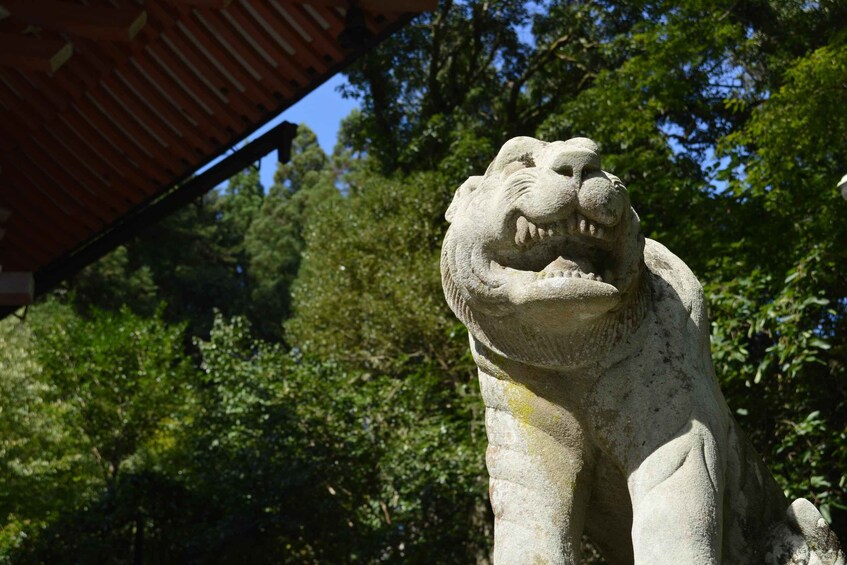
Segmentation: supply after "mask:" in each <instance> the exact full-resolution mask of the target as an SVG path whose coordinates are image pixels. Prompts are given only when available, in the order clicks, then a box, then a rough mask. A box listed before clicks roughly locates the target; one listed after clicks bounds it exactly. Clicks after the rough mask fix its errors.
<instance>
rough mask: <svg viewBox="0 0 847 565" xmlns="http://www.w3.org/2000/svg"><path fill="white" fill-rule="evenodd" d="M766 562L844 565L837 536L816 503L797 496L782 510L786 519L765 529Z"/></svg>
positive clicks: (770, 563) (846, 563) (781, 564)
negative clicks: (766, 536)
mask: <svg viewBox="0 0 847 565" xmlns="http://www.w3.org/2000/svg"><path fill="white" fill-rule="evenodd" d="M765 563H767V564H768V565H847V562H845V557H844V552H843V551H842V550H841V545H840V544H839V543H838V538H837V537H836V536H835V533H834V532H833V531H832V530H831V529H830V527H829V524H827V523H826V520H824V518H823V516H821V513H820V512H818V509H817V508H815V505H814V504H812V503H811V502H809V501H808V500H806V499H805V498H798V499H797V500H795V501H794V502H792V503H791V506H789V507H788V510H786V511H785V521H784V522H779V523H778V524H776V525H774V526H773V527H772V528H771V529H770V532H769V533H768V540H767V551H766V556H765Z"/></svg>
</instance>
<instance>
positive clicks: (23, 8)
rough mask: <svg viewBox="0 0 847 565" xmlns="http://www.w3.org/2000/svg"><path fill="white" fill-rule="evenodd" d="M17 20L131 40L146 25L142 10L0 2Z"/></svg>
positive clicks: (51, 1) (43, 0) (52, 0)
mask: <svg viewBox="0 0 847 565" xmlns="http://www.w3.org/2000/svg"><path fill="white" fill-rule="evenodd" d="M0 6H2V7H3V8H5V9H6V10H7V11H8V12H9V14H10V15H11V17H12V18H13V19H16V20H20V21H23V22H26V23H28V24H33V25H37V26H41V27H43V28H47V29H52V30H55V31H59V32H63V33H68V34H71V35H81V36H82V37H88V38H91V39H106V40H111V41H131V40H132V39H133V38H134V37H135V36H136V35H137V34H138V32H139V31H141V28H143V27H144V25H145V24H146V23H147V12H146V11H145V10H143V9H141V8H111V7H100V6H83V5H81V4H71V3H69V2H58V1H56V0H0Z"/></svg>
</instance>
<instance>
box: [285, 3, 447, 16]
mask: <svg viewBox="0 0 847 565" xmlns="http://www.w3.org/2000/svg"><path fill="white" fill-rule="evenodd" d="M283 3H287V4H311V5H312V6H329V7H333V8H348V7H349V6H350V0H283ZM356 4H357V5H358V6H359V8H361V9H362V10H365V11H366V12H415V13H417V12H427V11H431V10H435V8H437V7H438V0H357V1H356Z"/></svg>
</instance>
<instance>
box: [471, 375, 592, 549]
mask: <svg viewBox="0 0 847 565" xmlns="http://www.w3.org/2000/svg"><path fill="white" fill-rule="evenodd" d="M480 384H481V388H482V393H483V398H484V399H485V403H486V411H485V413H486V415H485V427H486V432H487V434H488V443H489V445H488V451H487V453H486V464H487V466H488V472H489V475H490V495H491V505H492V508H493V510H494V516H495V523H494V563H495V564H498V565H512V564H522V563H527V564H529V563H549V564H568V565H571V564H578V563H581V562H582V556H581V554H580V542H581V537H582V531H583V526H584V523H585V510H586V505H587V502H588V497H589V492H590V488H591V485H590V484H589V477H588V475H589V474H590V469H591V461H592V457H591V456H590V454H589V453H588V450H586V448H585V442H584V436H583V432H582V429H581V427H580V426H579V425H578V423H577V421H576V420H575V419H574V418H573V417H572V416H571V415H570V414H569V413H567V412H566V411H564V410H563V409H562V408H561V407H560V406H556V405H554V404H552V403H550V402H549V401H547V400H545V399H543V398H540V397H539V396H537V395H536V394H534V393H533V392H532V391H530V390H529V389H527V388H526V387H524V386H523V385H520V384H517V383H515V382H513V381H509V380H500V379H497V378H495V377H492V376H490V375H487V374H485V373H483V372H482V371H480ZM586 459H587V461H586Z"/></svg>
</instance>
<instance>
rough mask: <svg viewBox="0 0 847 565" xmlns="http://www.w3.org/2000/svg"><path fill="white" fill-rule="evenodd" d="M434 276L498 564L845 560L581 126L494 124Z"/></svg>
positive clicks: (687, 280) (684, 273)
mask: <svg viewBox="0 0 847 565" xmlns="http://www.w3.org/2000/svg"><path fill="white" fill-rule="evenodd" d="M446 216H447V220H448V221H449V222H450V223H451V225H450V229H449V230H448V232H447V235H446V237H445V240H444V247H443V252H442V258H441V270H442V280H443V285H444V293H445V296H446V298H447V301H448V303H449V304H450V307H451V308H452V309H453V311H454V312H455V314H456V316H458V318H459V319H460V320H461V321H462V322H463V323H464V324H465V325H467V327H468V330H469V333H470V336H471V339H470V341H471V348H472V351H473V355H474V359H475V361H476V363H477V365H478V367H479V382H480V387H481V390H482V396H483V399H484V401H485V405H486V416H485V424H486V431H487V434H488V442H489V446H488V451H487V453H486V462H487V467H488V471H489V474H490V495H491V504H492V507H493V510H494V515H495V517H496V521H495V535H494V561H495V563H498V564H503V565H512V564H519V563H544V564H548V563H549V564H553V563H569V564H571V563H580V562H581V555H580V546H581V543H580V542H581V538H582V535H583V534H586V535H587V536H588V537H589V538H590V539H591V540H592V541H593V543H594V545H595V546H596V547H597V548H598V550H599V551H600V552H601V553H602V555H603V556H604V558H605V559H606V560H607V561H608V562H609V563H612V564H619V563H637V564H643V565H646V564H651V565H655V564H673V565H679V564H711V563H732V564H736V563H737V564H744V565H746V564H751V563H772V564H779V565H784V564H788V563H791V564H798V565H799V564H810V565H811V564H828V565H835V564H844V555H843V553H842V552H841V550H840V548H839V544H838V540H837V539H836V537H835V535H834V534H833V533H832V532H831V530H830V529H829V527H828V526H827V524H826V522H825V520H823V518H821V515H820V514H819V513H818V511H817V510H816V509H815V507H814V506H813V505H812V504H811V503H810V502H808V501H806V500H803V499H800V500H798V501H795V502H794V503H793V504H791V505H790V506H789V505H788V502H787V501H786V500H785V498H784V496H783V494H782V492H781V491H780V489H779V488H778V487H777V485H776V483H775V482H774V480H773V478H772V476H771V475H770V473H769V472H768V470H767V469H766V468H765V466H764V465H763V463H762V462H761V460H760V458H759V456H758V455H757V454H756V453H755V452H754V451H753V449H752V447H751V446H750V444H749V443H748V441H747V440H746V439H745V437H744V436H743V434H742V432H741V430H740V429H739V428H738V426H737V425H736V423H735V422H734V420H733V418H732V415H731V413H730V411H729V409H728V408H727V404H726V401H725V400H724V398H723V396H722V394H721V392H720V390H719V388H718V384H717V381H716V379H715V374H714V368H713V365H712V360H711V356H710V352H709V323H708V320H707V317H706V307H705V301H704V296H703V291H702V288H701V287H700V284H699V283H698V282H697V280H696V278H695V277H694V275H693V274H692V273H691V271H690V270H689V269H688V267H686V265H685V264H684V263H683V262H682V261H681V260H680V259H679V258H677V257H676V256H675V255H673V254H672V253H671V252H670V251H668V250H667V249H666V248H665V247H663V246H662V245H661V244H659V243H657V242H655V241H652V240H650V239H645V237H644V236H643V235H642V234H641V231H640V228H639V219H638V215H637V214H636V213H635V211H634V210H633V209H632V208H631V206H630V202H629V197H628V195H627V191H626V188H625V187H624V185H623V183H621V181H620V179H618V178H617V177H615V176H614V175H612V174H610V173H607V172H605V171H603V170H602V169H601V168H600V157H599V154H598V149H597V146H596V145H595V144H594V142H592V141H591V140H589V139H586V138H575V139H570V140H568V141H564V142H563V141H556V142H553V143H545V142H542V141H539V140H537V139H532V138H528V137H519V138H516V139H512V140H511V141H509V142H507V143H506V144H505V145H504V146H503V148H502V149H501V150H500V153H499V154H498V155H497V157H496V158H495V159H494V161H493V162H492V163H491V165H490V166H489V167H488V170H487V171H486V172H485V174H484V175H483V176H475V177H471V178H470V179H468V180H467V181H466V182H465V183H464V184H463V185H462V186H461V187H460V188H459V189H458V190H457V192H456V195H455V198H454V200H453V203H452V204H451V205H450V208H449V209H448V211H447V214H446Z"/></svg>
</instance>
